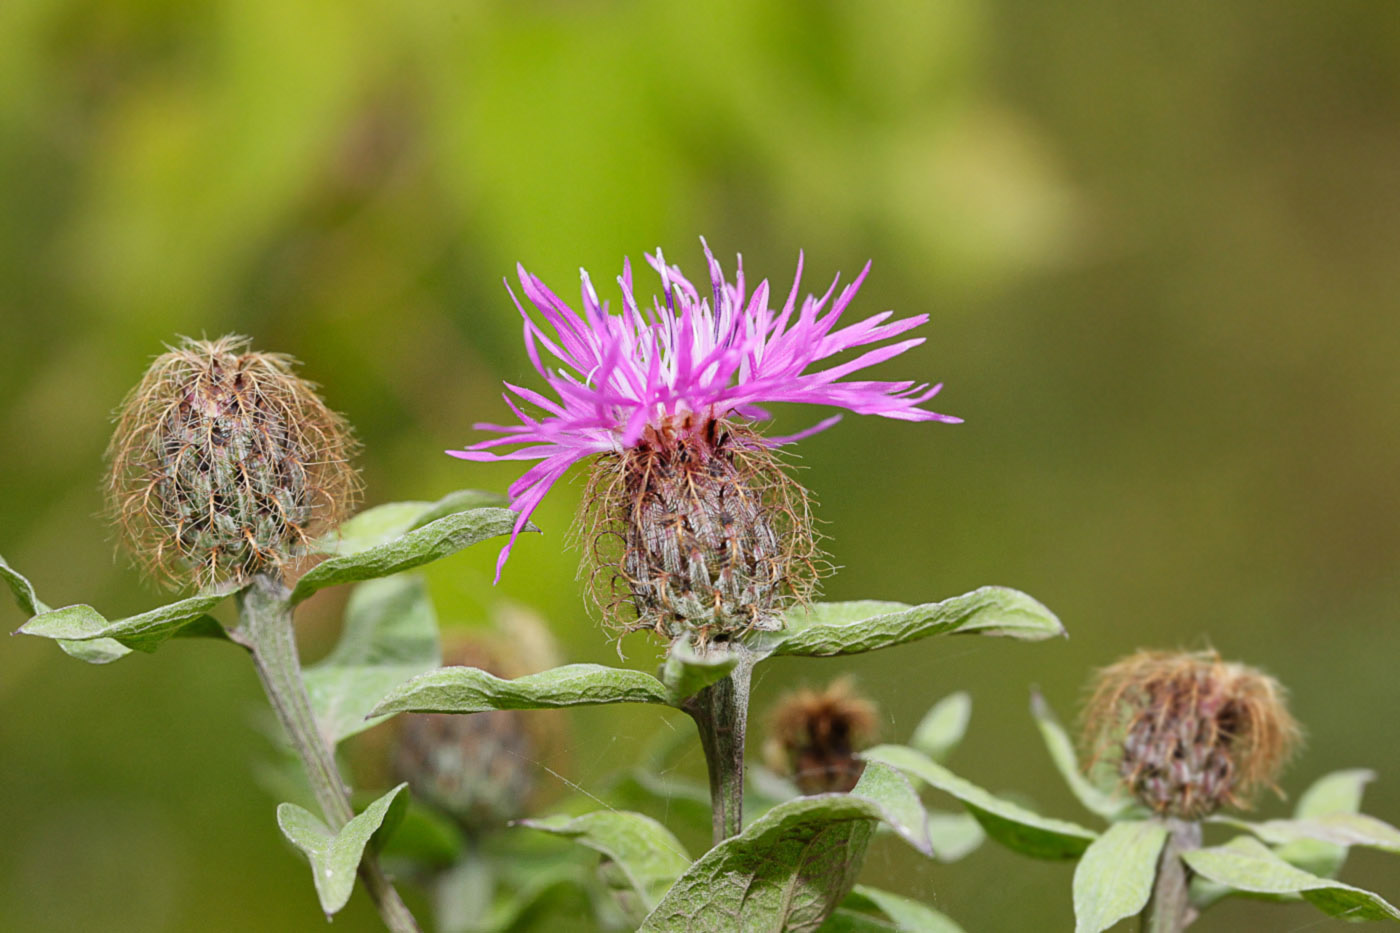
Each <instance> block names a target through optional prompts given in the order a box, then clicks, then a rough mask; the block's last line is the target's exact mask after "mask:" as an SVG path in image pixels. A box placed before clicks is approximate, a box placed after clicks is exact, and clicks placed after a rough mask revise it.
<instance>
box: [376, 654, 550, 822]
mask: <svg viewBox="0 0 1400 933" xmlns="http://www.w3.org/2000/svg"><path fill="white" fill-rule="evenodd" d="M447 660H448V662H449V663H451V664H456V665H464V666H468V667H475V668H479V669H481V670H484V671H486V672H487V673H490V674H495V675H496V676H503V668H502V666H501V663H500V661H499V660H498V658H497V654H496V652H495V651H494V650H493V649H492V648H491V647H490V646H489V645H488V644H487V642H485V641H484V640H481V639H479V638H474V637H470V636H467V637H461V638H459V640H458V641H457V642H456V643H455V644H453V645H451V646H450V647H449V649H448V651H447ZM540 739H541V735H540V734H538V733H537V732H536V731H532V727H531V722H530V720H529V719H527V717H526V715H525V714H524V713H523V712H521V711H520V710H490V711H487V712H482V713H471V714H466V715H463V714H450V713H416V714H413V715H408V716H400V717H399V718H398V732H397V735H396V737H395V740H394V751H393V769H394V773H395V775H396V778H397V780H400V781H407V782H408V784H409V787H410V789H411V790H412V791H413V795H414V797H415V798H417V799H419V800H423V801H425V802H426V803H428V804H429V805H431V806H433V807H436V808H437V809H438V810H441V811H442V812H443V813H445V814H447V815H448V816H451V817H452V818H453V819H455V820H456V821H457V822H458V823H459V824H460V825H461V826H462V827H463V828H464V829H465V830H466V831H467V832H469V833H471V834H473V835H480V834H481V833H483V832H486V831H489V830H492V829H496V828H499V827H502V826H505V825H506V824H507V823H509V822H510V821H511V820H514V819H517V818H519V817H521V816H524V815H525V813H526V812H527V809H528V805H529V803H530V800H531V797H532V796H533V794H534V792H535V768H536V765H535V759H536V758H537V757H539V754H540V745H541V741H540Z"/></svg>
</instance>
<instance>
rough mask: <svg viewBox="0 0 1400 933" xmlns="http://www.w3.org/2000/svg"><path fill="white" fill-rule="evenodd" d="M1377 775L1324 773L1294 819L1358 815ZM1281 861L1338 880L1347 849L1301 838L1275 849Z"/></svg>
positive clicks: (1356, 770) (1301, 801)
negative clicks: (1363, 798)
mask: <svg viewBox="0 0 1400 933" xmlns="http://www.w3.org/2000/svg"><path fill="white" fill-rule="evenodd" d="M1375 778H1376V773H1375V772H1374V771H1369V770H1366V769H1364V768H1353V769H1349V770H1345V771H1333V772H1332V773H1331V774H1324V775H1323V776H1322V777H1320V778H1318V779H1317V780H1316V781H1314V782H1313V784H1312V786H1311V787H1309V788H1308V789H1307V790H1305V791H1303V794H1302V796H1300V797H1299V798H1298V805H1297V806H1296V807H1295V808H1294V810H1293V816H1294V818H1295V819H1299V820H1307V819H1313V818H1315V817H1323V816H1332V815H1333V814H1338V813H1359V812H1360V810H1361V796H1362V794H1363V793H1364V792H1365V789H1366V785H1367V784H1369V783H1370V782H1371V781H1373V780H1375ZM1276 851H1277V852H1278V855H1279V858H1281V859H1283V860H1284V861H1285V862H1288V863H1289V864H1291V865H1296V866H1298V867H1299V868H1301V869H1303V870H1304V871H1310V872H1312V873H1313V874H1314V875H1321V876H1322V877H1324V878H1335V877H1337V873H1338V872H1339V871H1341V870H1342V865H1343V864H1345V862H1346V859H1347V846H1346V845H1345V844H1340V843H1335V842H1324V841H1323V840H1320V839H1298V840H1295V841H1293V842H1288V843H1285V844H1284V845H1281V846H1279V847H1278V849H1277V850H1276Z"/></svg>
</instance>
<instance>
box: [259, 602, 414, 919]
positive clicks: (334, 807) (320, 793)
mask: <svg viewBox="0 0 1400 933" xmlns="http://www.w3.org/2000/svg"><path fill="white" fill-rule="evenodd" d="M289 594H290V591H289V590H288V589H287V587H286V586H284V585H283V584H282V582H281V581H280V580H276V579H274V578H272V577H268V576H265V575H260V576H257V577H255V578H254V580H253V582H252V584H251V585H250V586H249V587H248V588H247V589H246V590H244V591H243V593H242V594H241V595H240V596H239V613H240V616H241V624H240V626H239V631H238V633H237V634H238V636H239V639H238V640H239V641H240V642H242V644H243V645H244V646H245V647H247V648H248V650H249V651H250V652H251V653H252V655H253V664H254V666H256V667H257V670H258V677H259V679H261V680H262V684H263V689H264V690H265V691H266V692H267V698H268V701H269V702H271V704H272V708H273V709H274V710H275V711H276V713H277V718H278V719H279V720H280V721H281V723H282V727H283V728H284V729H285V730H286V732H287V736H288V738H289V739H290V740H291V743H292V747H293V748H294V749H295V750H296V753H297V757H299V758H300V759H301V764H302V768H303V769H304V770H305V771H306V776H307V778H308V780H310V782H311V789H312V791H313V792H314V793H315V795H316V801H317V803H319V804H320V806H321V814H322V816H323V817H325V820H326V824H327V825H328V826H329V827H330V828H331V830H332V831H334V832H339V831H340V829H341V828H342V827H343V826H344V825H345V824H346V823H348V822H349V821H350V820H351V818H352V817H354V815H355V811H354V808H352V807H351V805H350V794H349V791H348V790H347V789H346V787H345V783H344V782H343V781H342V780H341V777H340V771H339V770H338V769H337V768H336V764H335V754H334V752H333V751H332V750H331V748H330V746H329V745H328V744H327V742H326V739H325V737H324V736H323V735H322V734H321V730H320V728H319V727H318V726H317V724H316V716H315V714H314V713H313V712H312V710H311V699H310V697H308V696H307V693H306V685H305V683H304V682H303V681H302V678H301V662H300V660H299V659H298V657H297V645H296V636H295V634H294V632H293V630H292V610H291V606H290V605H288V602H287V597H288V595H289ZM359 874H360V880H361V881H363V882H364V884H365V889H366V890H367V891H368V892H369V896H370V899H371V900H373V901H374V904H375V906H376V907H377V908H378V909H379V915H380V917H382V918H383V920H384V923H385V925H386V926H387V927H388V928H389V929H390V930H392V931H394V933H419V931H418V924H417V922H416V921H415V920H414V919H413V914H411V913H409V910H408V907H407V906H406V905H405V904H404V902H403V899H402V898H400V897H399V892H398V891H396V890H395V889H394V886H393V884H391V883H390V881H389V879H388V878H387V877H385V875H384V872H383V870H382V869H381V868H380V866H379V860H378V859H377V858H376V857H375V855H374V853H373V852H371V851H370V850H369V849H366V850H365V853H364V857H363V858H362V859H361V860H360V871H359Z"/></svg>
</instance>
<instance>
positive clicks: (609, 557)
mask: <svg viewBox="0 0 1400 933" xmlns="http://www.w3.org/2000/svg"><path fill="white" fill-rule="evenodd" d="M693 418H694V416H693V415H686V416H684V417H682V418H678V419H673V420H671V421H669V422H667V423H666V424H665V425H663V426H662V427H660V428H656V427H648V428H647V429H646V431H645V433H644V434H643V436H642V438H641V440H640V441H639V442H638V443H637V444H636V445H635V446H633V447H631V448H628V449H627V450H624V451H622V452H620V453H612V454H604V455H602V456H600V457H598V458H597V460H596V462H595V465H594V468H593V472H592V474H591V476H590V479H589V484H588V489H587V491H586V492H585V494H584V501H583V506H582V510H581V512H580V516H579V522H578V528H579V537H580V539H581V541H582V542H583V544H584V558H585V559H584V561H583V567H582V569H581V573H582V574H583V575H584V576H585V577H586V579H587V580H588V582H589V591H590V593H591V595H592V596H593V599H594V601H595V602H596V604H597V605H598V607H599V609H600V610H601V612H602V614H603V618H604V620H605V621H606V622H607V623H609V624H611V625H613V626H615V627H617V628H618V629H619V630H620V631H621V633H622V634H626V633H628V632H634V631H640V630H651V631H654V632H655V633H656V634H657V635H660V636H661V637H662V638H665V639H667V640H668V641H670V640H674V639H676V638H680V637H688V638H691V639H692V640H693V641H694V642H695V644H697V645H698V646H702V647H703V646H704V645H706V644H708V643H709V642H711V641H725V640H728V639H731V638H738V637H742V636H743V635H745V634H747V633H748V632H750V631H752V630H754V629H777V628H781V626H782V615H783V613H784V612H785V611H786V610H787V609H788V608H789V607H791V606H792V605H793V604H795V603H798V602H801V601H804V600H806V599H807V598H809V597H810V595H811V594H812V592H813V590H814V588H815V586H816V582H817V579H818V577H819V576H820V575H821V570H822V567H823V562H822V558H821V552H820V550H819V548H818V547H817V535H816V532H815V531H814V529H813V527H812V523H813V520H812V512H811V498H810V495H809V494H808V492H807V490H806V489H804V488H803V487H802V485H801V484H799V483H798V482H796V481H795V480H794V479H792V477H791V476H789V475H788V473H787V471H786V469H784V466H783V464H782V462H781V461H780V460H779V458H778V456H777V454H775V453H774V451H773V449H772V448H771V447H769V446H767V445H766V444H765V443H764V441H763V439H762V438H761V437H760V436H759V435H758V434H756V433H755V432H753V431H752V430H751V429H749V428H747V427H745V426H743V425H740V424H735V423H731V422H726V421H722V420H709V421H707V422H704V423H700V424H697V423H695V422H694V421H693ZM629 616H630V619H629Z"/></svg>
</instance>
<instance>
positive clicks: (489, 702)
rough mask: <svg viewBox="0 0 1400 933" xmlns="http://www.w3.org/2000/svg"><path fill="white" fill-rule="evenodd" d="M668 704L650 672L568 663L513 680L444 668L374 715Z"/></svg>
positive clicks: (395, 695) (392, 696)
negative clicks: (605, 704)
mask: <svg viewBox="0 0 1400 933" xmlns="http://www.w3.org/2000/svg"><path fill="white" fill-rule="evenodd" d="M669 702H670V695H669V694H668V693H667V691H666V687H665V686H664V685H663V684H662V683H661V681H659V680H657V679H656V678H655V677H653V676H651V675H650V674H644V673H642V672H641V671H629V670H624V669H621V668H615V667H604V666H603V665H601V664H566V665H564V666H563V667H556V668H553V669H551V670H547V671H541V672H540V673H538V674H529V675H527V676H525V677H517V678H515V679H514V680H503V679H502V678H500V677H495V676H493V675H491V674H488V673H486V672H485V671H480V670H477V669H476V668H474V667H445V668H442V669H441V670H436V671H430V672H429V673H427V674H420V675H419V676H417V677H415V678H413V679H412V680H410V681H409V682H408V683H405V684H402V685H400V686H399V687H397V688H395V689H394V690H391V691H390V692H389V693H388V695H386V696H385V697H384V699H383V700H382V701H380V703H379V705H378V706H376V707H375V708H374V709H373V710H371V711H370V715H371V716H385V715H389V714H391V713H480V712H484V711H486V710H492V709H558V708H560V707H564V706H598V705H600V704H604V703H661V704H667V703H669Z"/></svg>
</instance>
